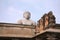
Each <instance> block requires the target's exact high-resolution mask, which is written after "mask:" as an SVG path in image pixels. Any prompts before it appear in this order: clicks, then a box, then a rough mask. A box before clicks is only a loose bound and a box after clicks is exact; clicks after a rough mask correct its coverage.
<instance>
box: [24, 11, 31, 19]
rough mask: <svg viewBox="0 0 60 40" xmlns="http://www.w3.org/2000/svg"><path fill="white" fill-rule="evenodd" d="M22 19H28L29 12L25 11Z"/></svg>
mask: <svg viewBox="0 0 60 40" xmlns="http://www.w3.org/2000/svg"><path fill="white" fill-rule="evenodd" d="M23 17H24V18H25V19H30V17H31V13H30V12H29V11H25V12H24V14H23Z"/></svg>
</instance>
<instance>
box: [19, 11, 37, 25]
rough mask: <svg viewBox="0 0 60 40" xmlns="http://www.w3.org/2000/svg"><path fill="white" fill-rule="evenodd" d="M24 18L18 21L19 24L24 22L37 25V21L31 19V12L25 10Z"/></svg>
mask: <svg viewBox="0 0 60 40" xmlns="http://www.w3.org/2000/svg"><path fill="white" fill-rule="evenodd" d="M23 17H24V19H21V20H19V21H18V24H24V25H36V23H35V22H34V21H32V20H30V17H31V13H30V12H28V11H25V12H24V13H23Z"/></svg>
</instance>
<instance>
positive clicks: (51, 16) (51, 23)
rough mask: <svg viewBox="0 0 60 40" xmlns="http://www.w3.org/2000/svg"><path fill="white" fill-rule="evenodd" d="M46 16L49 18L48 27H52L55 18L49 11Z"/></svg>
mask: <svg viewBox="0 0 60 40" xmlns="http://www.w3.org/2000/svg"><path fill="white" fill-rule="evenodd" d="M48 16H49V20H48V21H49V26H50V25H51V26H54V25H55V16H54V15H53V12H52V11H50V12H49V13H48Z"/></svg>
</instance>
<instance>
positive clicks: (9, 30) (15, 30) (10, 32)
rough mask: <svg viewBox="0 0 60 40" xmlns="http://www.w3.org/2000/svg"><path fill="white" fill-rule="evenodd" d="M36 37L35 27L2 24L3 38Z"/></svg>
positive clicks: (0, 34) (0, 30) (0, 33)
mask: <svg viewBox="0 0 60 40" xmlns="http://www.w3.org/2000/svg"><path fill="white" fill-rule="evenodd" d="M34 35H35V26H33V25H20V24H13V23H0V36H1V37H29V38H30V37H33V36H34Z"/></svg>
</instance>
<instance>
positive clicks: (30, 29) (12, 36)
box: [0, 11, 60, 40]
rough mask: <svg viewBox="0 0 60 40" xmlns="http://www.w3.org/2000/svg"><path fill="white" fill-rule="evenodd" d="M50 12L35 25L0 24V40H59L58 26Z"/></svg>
mask: <svg viewBox="0 0 60 40" xmlns="http://www.w3.org/2000/svg"><path fill="white" fill-rule="evenodd" d="M55 19H56V17H55V16H54V15H53V12H52V11H50V12H48V13H46V14H44V15H43V16H42V17H41V19H39V20H38V21H37V25H36V26H35V25H23V24H14V23H0V40H60V24H57V23H56V20H55Z"/></svg>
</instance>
